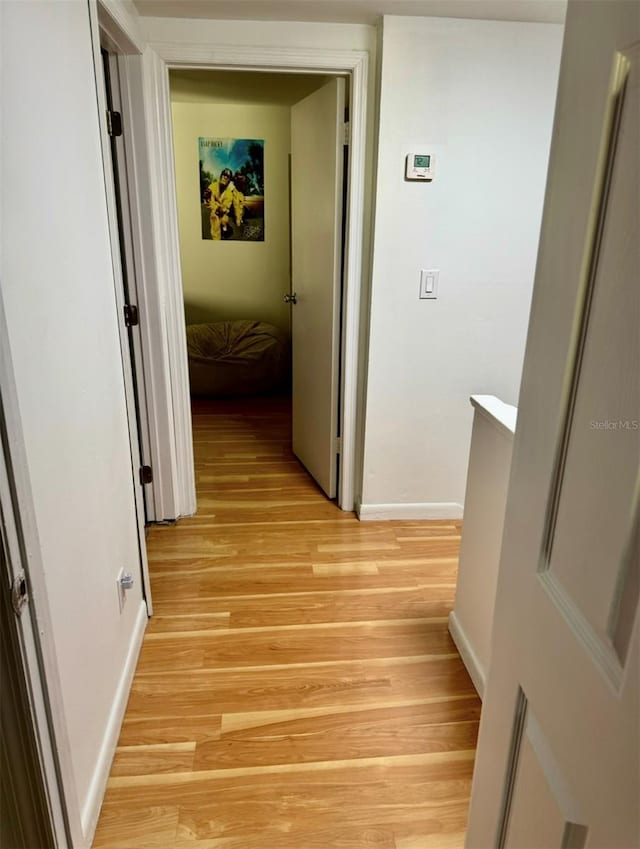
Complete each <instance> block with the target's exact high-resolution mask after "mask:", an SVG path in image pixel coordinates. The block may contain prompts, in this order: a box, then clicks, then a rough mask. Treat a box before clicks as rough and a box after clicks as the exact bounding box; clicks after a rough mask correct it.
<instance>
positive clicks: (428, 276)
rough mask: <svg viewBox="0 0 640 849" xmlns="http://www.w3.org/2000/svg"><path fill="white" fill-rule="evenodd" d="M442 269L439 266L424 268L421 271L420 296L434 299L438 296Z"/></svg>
mask: <svg viewBox="0 0 640 849" xmlns="http://www.w3.org/2000/svg"><path fill="white" fill-rule="evenodd" d="M439 278H440V271H439V270H438V269H437V268H423V269H422V270H421V271H420V298H421V299H423V300H424V299H428V300H432V299H435V298H437V297H438V280H439Z"/></svg>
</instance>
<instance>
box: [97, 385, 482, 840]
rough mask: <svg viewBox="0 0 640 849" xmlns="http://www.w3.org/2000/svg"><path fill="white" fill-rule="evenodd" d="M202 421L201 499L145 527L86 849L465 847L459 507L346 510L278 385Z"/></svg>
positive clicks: (469, 761) (208, 410)
mask: <svg viewBox="0 0 640 849" xmlns="http://www.w3.org/2000/svg"><path fill="white" fill-rule="evenodd" d="M214 411H215V412H216V414H215V415H214V414H213V413H214ZM193 422H194V424H193V428H194V441H195V446H194V447H195V458H196V474H197V486H198V514H197V516H196V517H194V518H192V519H185V520H182V521H180V522H179V523H178V524H177V525H175V526H170V527H154V528H152V529H151V530H150V533H149V537H148V549H149V561H150V567H151V583H152V591H153V601H154V606H155V616H154V617H153V619H152V620H151V621H150V623H149V628H148V630H147V634H146V636H145V640H144V645H143V648H142V653H141V656H140V661H139V664H138V668H137V671H136V676H135V681H134V683H133V690H132V692H131V697H130V700H129V705H128V708H127V712H126V716H125V720H124V725H123V728H122V733H121V735H120V740H119V745H118V750H117V754H116V757H115V760H114V763H113V767H112V770H111V776H110V779H109V785H108V789H107V794H106V797H105V801H104V806H103V809H102V814H101V817H100V822H99V825H98V830H97V834H96V839H95V843H94V847H95V849H165V847H174V849H316V847H318V849H319V847H322V849H324V847H337V848H338V849H361V848H363V847H376V849H460V847H462V846H463V841H464V829H465V824H466V817H467V807H468V801H469V791H470V784H471V773H472V768H473V759H474V753H475V745H476V734H477V726H478V718H479V713H480V702H479V700H478V697H477V695H476V693H475V691H474V689H473V686H472V684H471V681H470V679H469V677H468V675H467V673H466V671H465V669H464V667H463V665H462V663H461V661H460V658H459V657H458V654H457V653H456V649H455V647H454V645H453V642H452V641H451V639H450V637H449V634H448V632H447V614H448V613H449V610H450V609H451V606H452V602H453V598H454V590H455V587H454V582H455V576H456V563H457V555H458V548H459V541H460V524H459V523H457V522H370V523H369V522H363V523H359V522H358V521H357V520H356V519H355V517H354V516H353V515H352V514H349V513H343V512H342V511H340V510H338V508H337V507H336V506H335V505H334V504H332V503H331V502H329V501H327V500H326V499H325V497H324V496H323V495H322V494H321V493H320V491H319V490H318V489H317V487H316V486H315V484H314V483H313V481H312V480H311V479H310V478H309V477H308V475H307V474H306V473H305V471H304V470H303V469H302V467H301V466H300V465H299V464H298V463H297V461H296V460H295V459H294V457H293V455H292V454H291V450H290V448H289V445H290V429H289V413H288V405H287V403H286V402H284V401H281V400H266V401H262V402H255V401H253V402H235V403H233V402H226V403H218V404H217V405H214V404H213V403H212V402H209V403H208V405H207V403H200V405H199V406H197V407H196V408H195V409H194V420H193Z"/></svg>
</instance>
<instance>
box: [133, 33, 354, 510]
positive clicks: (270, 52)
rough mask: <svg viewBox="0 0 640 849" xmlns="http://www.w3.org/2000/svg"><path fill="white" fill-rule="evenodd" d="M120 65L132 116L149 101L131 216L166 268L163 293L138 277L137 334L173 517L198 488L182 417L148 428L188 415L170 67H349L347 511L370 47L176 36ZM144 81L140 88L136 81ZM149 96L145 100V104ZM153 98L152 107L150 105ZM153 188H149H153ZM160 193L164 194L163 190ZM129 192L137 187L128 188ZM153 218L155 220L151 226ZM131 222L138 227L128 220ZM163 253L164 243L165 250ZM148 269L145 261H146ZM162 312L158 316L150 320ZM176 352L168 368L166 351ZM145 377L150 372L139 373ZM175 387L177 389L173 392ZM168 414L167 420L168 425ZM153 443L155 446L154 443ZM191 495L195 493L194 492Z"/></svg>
mask: <svg viewBox="0 0 640 849" xmlns="http://www.w3.org/2000/svg"><path fill="white" fill-rule="evenodd" d="M124 58H125V62H124V63H123V65H122V66H121V72H122V73H123V74H124V78H123V79H122V85H123V90H124V91H126V92H127V97H126V100H127V103H128V109H129V112H130V114H131V117H132V119H133V121H134V123H135V122H137V121H139V116H140V113H141V108H142V103H143V102H145V103H146V104H147V106H148V108H146V109H145V112H146V114H145V116H144V120H143V121H142V122H141V123H142V126H141V127H140V128H139V130H140V132H139V133H138V132H137V130H136V137H138V136H139V138H140V139H142V143H141V145H140V147H139V148H138V147H136V146H135V145H133V148H134V156H133V161H132V170H133V171H134V172H135V173H137V174H139V175H140V176H139V177H138V192H140V191H142V192H146V193H147V194H148V197H149V202H148V207H149V208H150V210H151V216H149V215H148V214H147V215H146V216H144V215H142V214H141V213H140V210H138V211H137V213H136V214H135V215H134V218H135V219H136V221H135V222H134V224H135V223H136V222H137V225H138V229H139V230H140V235H139V239H138V242H139V243H140V245H141V248H142V250H141V254H144V265H145V266H147V265H148V266H149V268H151V269H152V270H153V268H154V267H157V266H158V265H160V266H162V269H161V271H162V274H160V272H158V275H159V276H160V277H161V278H162V280H163V281H164V282H163V292H164V290H165V289H166V293H168V294H166V293H165V294H164V295H163V296H162V297H161V295H160V291H159V289H158V287H156V286H154V285H153V283H154V278H153V276H152V275H151V274H149V273H144V274H143V275H142V277H141V279H142V289H143V291H141V292H140V297H141V302H140V303H141V313H142V310H143V309H145V310H146V311H147V314H148V317H149V318H153V319H154V328H155V330H153V332H151V333H150V334H149V335H148V337H147V338H145V337H144V333H143V347H144V349H145V352H146V351H149V352H150V353H149V356H145V363H146V364H148V366H149V369H150V374H149V377H148V382H147V384H146V385H148V386H149V387H151V389H152V390H153V391H156V388H157V387H159V388H160V390H162V391H165V390H166V391H165V395H166V402H165V403H160V400H161V394H159V395H158V403H157V404H155V406H154V402H153V398H152V399H151V403H150V404H149V425H150V431H151V442H152V453H154V450H155V449H159V450H158V452H157V454H158V456H157V460H158V463H159V466H158V470H157V472H158V479H159V480H158V483H156V467H155V465H154V494H156V493H157V498H162V499H164V500H165V501H166V503H167V504H169V505H170V506H171V505H174V512H173V514H170V513H168V512H166V511H165V512H162V513H159V512H158V513H157V514H156V517H155V518H156V519H161V518H163V517H165V518H169V517H170V516H171V515H173V517H175V516H176V515H185V513H188V512H193V506H192V504H193V505H195V500H194V499H195V495H194V492H195V491H193V492H192V483H193V476H191V478H190V479H189V480H185V481H184V485H182V486H181V485H180V482H179V480H178V471H179V470H180V469H182V468H184V467H186V466H187V465H188V464H189V458H191V462H192V442H191V438H190V434H189V433H188V432H187V427H186V424H185V425H184V426H180V427H179V428H173V427H172V428H169V429H168V430H167V432H166V433H165V432H164V431H163V432H159V433H154V429H153V425H154V422H156V421H157V422H159V424H160V425H162V426H164V424H163V423H164V418H163V411H164V410H166V409H168V410H169V411H170V412H171V411H172V412H173V414H174V416H175V417H176V420H177V421H178V420H180V421H183V422H185V423H186V420H187V415H188V379H187V374H186V357H185V363H184V367H183V364H182V360H181V356H182V355H183V354H184V348H183V347H182V345H183V343H182V342H181V338H182V336H183V335H184V322H183V316H182V315H181V314H180V310H177V311H176V309H173V308H172V309H170V310H165V302H166V300H167V298H168V297H169V295H170V298H171V301H172V303H173V304H174V305H175V304H178V305H179V302H181V298H182V282H181V279H180V272H179V266H178V265H177V256H178V254H177V211H176V208H175V200H172V198H173V193H174V186H173V182H172V181H173V151H172V147H171V134H170V129H171V128H170V125H168V121H169V118H168V116H169V115H170V112H171V108H170V101H169V86H168V69H169V68H185V67H187V68H218V69H231V68H236V69H251V70H264V71H273V70H278V71H281V72H287V73H296V72H309V73H323V74H336V75H338V74H340V75H343V74H344V75H349V77H350V146H349V150H350V161H349V179H348V189H347V220H346V238H345V271H344V300H343V310H342V334H343V342H342V393H341V429H342V434H341V441H342V449H341V462H340V481H339V488H338V489H339V492H338V503H339V506H340V507H341V508H342V509H343V510H352V509H353V506H354V502H355V500H356V498H357V497H358V495H359V492H358V491H357V487H358V484H357V482H356V466H357V461H358V456H359V451H360V448H361V443H362V433H361V425H362V422H361V420H360V417H359V403H358V399H359V395H358V393H359V391H362V385H361V378H360V374H359V369H360V368H361V362H360V360H361V357H362V347H363V343H362V339H361V337H360V322H361V309H362V306H361V293H362V290H363V281H362V279H361V277H362V267H363V237H364V233H363V226H364V218H365V210H364V198H365V151H366V133H367V93H368V90H369V83H368V63H369V54H368V53H367V52H366V51H360V50H351V49H350V50H334V49H327V48H317V47H314V48H298V47H294V48H291V47H262V46H261V47H256V46H248V45H234V46H231V45H228V44H216V43H213V42H211V41H208V40H205V39H202V40H200V41H199V42H197V43H185V42H181V41H171V42H166V41H163V42H151V43H150V44H149V45H148V46H147V49H146V50H145V52H144V55H143V57H141V58H139V57H135V56H127V57H124ZM140 81H141V82H142V83H143V89H144V91H143V92H142V91H141V90H140V86H139V82H140ZM149 104H150V105H149ZM153 104H156V107H158V108H152V107H153ZM147 174H153V175H154V182H153V185H151V186H146V185H145V184H144V183H145V177H146V175H147ZM149 189H152V190H153V191H149ZM161 192H163V193H164V199H163V198H161ZM132 194H134V192H132ZM134 212H135V211H134ZM150 221H153V227H150ZM134 229H136V228H135V227H134ZM160 244H161V245H164V246H165V247H166V248H167V250H168V251H169V252H170V253H171V257H172V258H171V261H170V262H169V261H168V260H167V261H166V262H165V257H164V256H163V255H161V254H162V253H163V252H159V251H158V250H157V246H158V245H160ZM166 252H167V251H165V253H166ZM145 271H148V269H145ZM157 316H160V318H161V319H162V321H160V322H158V321H156V318H157ZM170 355H171V357H172V362H173V364H174V365H173V367H171V366H170V360H169V357H170ZM145 379H147V377H146V375H145ZM173 387H175V389H176V392H175V393H174V392H173ZM170 423H171V422H169V424H170ZM154 447H155V448H154ZM192 499H193V500H192ZM185 505H186V509H185Z"/></svg>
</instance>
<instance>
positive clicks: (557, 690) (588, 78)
mask: <svg viewBox="0 0 640 849" xmlns="http://www.w3.org/2000/svg"><path fill="white" fill-rule="evenodd" d="M639 118H640V21H639V16H638V7H637V5H636V4H635V3H625V2H615V0H614V2H606V3H596V2H593V3H583V2H580V0H576V2H570V3H569V9H568V16H567V30H566V35H565V44H564V53H563V58H562V70H561V77H560V88H559V95H558V109H557V114H556V122H555V129H554V140H553V144H552V150H551V163H550V174H549V182H548V186H547V198H546V203H545V213H544V219H543V226H542V236H541V246H540V254H539V261H538V269H537V275H536V286H535V291H534V300H533V309H532V320H531V327H530V331H529V340H528V345H527V355H526V360H525V369H524V375H523V384H522V392H521V399H520V411H519V416H518V431H517V433H516V439H515V444H514V455H513V466H512V473H511V483H510V490H509V498H508V504H507V514H506V520H505V534H504V539H503V548H502V558H501V565H500V576H499V581H498V595H497V600H496V611H495V622H494V634H493V645H492V664H491V669H490V672H489V678H488V684H487V690H486V695H485V702H484V707H483V716H482V722H481V728H480V737H479V746H478V758H477V764H476V771H475V775H474V784H473V792H472V802H471V811H470V820H469V830H468V835H467V844H466V845H467V847H468V849H489V847H491V849H494V847H495V848H496V849H503V847H505V849H556V847H557V849H560V847H563V849H583V847H584V849H634V847H638V846H640V807H639V803H640V780H639V772H640V737H639V729H640V704H639V685H640V682H639V664H640V658H639V645H638V644H639V638H638V629H639V623H638V595H639V590H640V537H639V532H638V523H639V516H638V512H639V493H640V218H639V213H638V208H639V177H640V174H639V165H640V131H639V123H640V121H639Z"/></svg>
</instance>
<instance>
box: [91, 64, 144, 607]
mask: <svg viewBox="0 0 640 849" xmlns="http://www.w3.org/2000/svg"><path fill="white" fill-rule="evenodd" d="M101 58H102V69H103V76H102V83H103V85H101V86H98V96H99V97H100V96H101V95H102V97H103V98H104V107H105V111H107V110H108V111H109V112H110V113H113V112H117V113H118V114H119V109H120V90H119V76H118V65H117V59H116V56H115V54H111V53H109V52H108V51H107V50H106V49H105V48H101ZM103 133H104V128H103ZM122 141H123V139H122V135H121V134H118V133H114V134H113V135H110V136H109V137H108V139H107V138H106V133H105V134H104V136H103V145H104V146H103V164H104V168H105V175H106V185H105V188H106V192H107V207H108V212H109V230H110V237H111V253H112V259H113V273H114V276H115V283H116V285H115V297H116V306H117V310H118V315H119V317H120V322H121V323H120V352H121V356H122V366H123V369H122V373H123V377H124V384H125V394H126V401H127V418H128V421H129V443H130V450H131V469H132V473H133V489H134V497H135V504H136V522H137V529H138V550H139V554H140V577H141V580H142V589H143V595H144V599H145V602H146V605H147V612H148V614H149V616H151V615H152V613H153V603H152V599H151V579H150V576H149V563H148V560H147V545H146V537H145V492H144V486H143V481H142V477H141V472H142V468H141V467H142V465H143V464H142V459H141V452H142V450H145V452H146V456H147V457H148V456H149V453H148V451H149V448H148V434H147V439H146V440H145V439H144V436H145V430H146V428H145V427H144V426H143V423H142V422H141V417H140V405H139V401H138V399H139V398H140V397H141V394H142V393H141V386H140V381H141V380H143V370H142V365H141V362H142V361H141V353H140V339H139V327H138V322H137V319H136V320H135V321H133V322H129V323H127V322H126V321H125V317H124V316H125V312H124V311H125V305H127V307H129V308H131V306H132V305H133V307H134V308H135V309H136V310H137V307H136V305H135V301H136V297H135V291H134V290H135V280H134V279H130V276H133V270H134V262H133V248H132V246H131V238H130V233H131V231H130V220H129V216H128V207H127V203H126V202H124V201H125V197H126V179H125V178H124V173H123V170H124V168H126V158H125V156H124V146H123V144H122ZM107 148H108V150H107ZM134 331H136V332H135V334H134Z"/></svg>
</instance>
